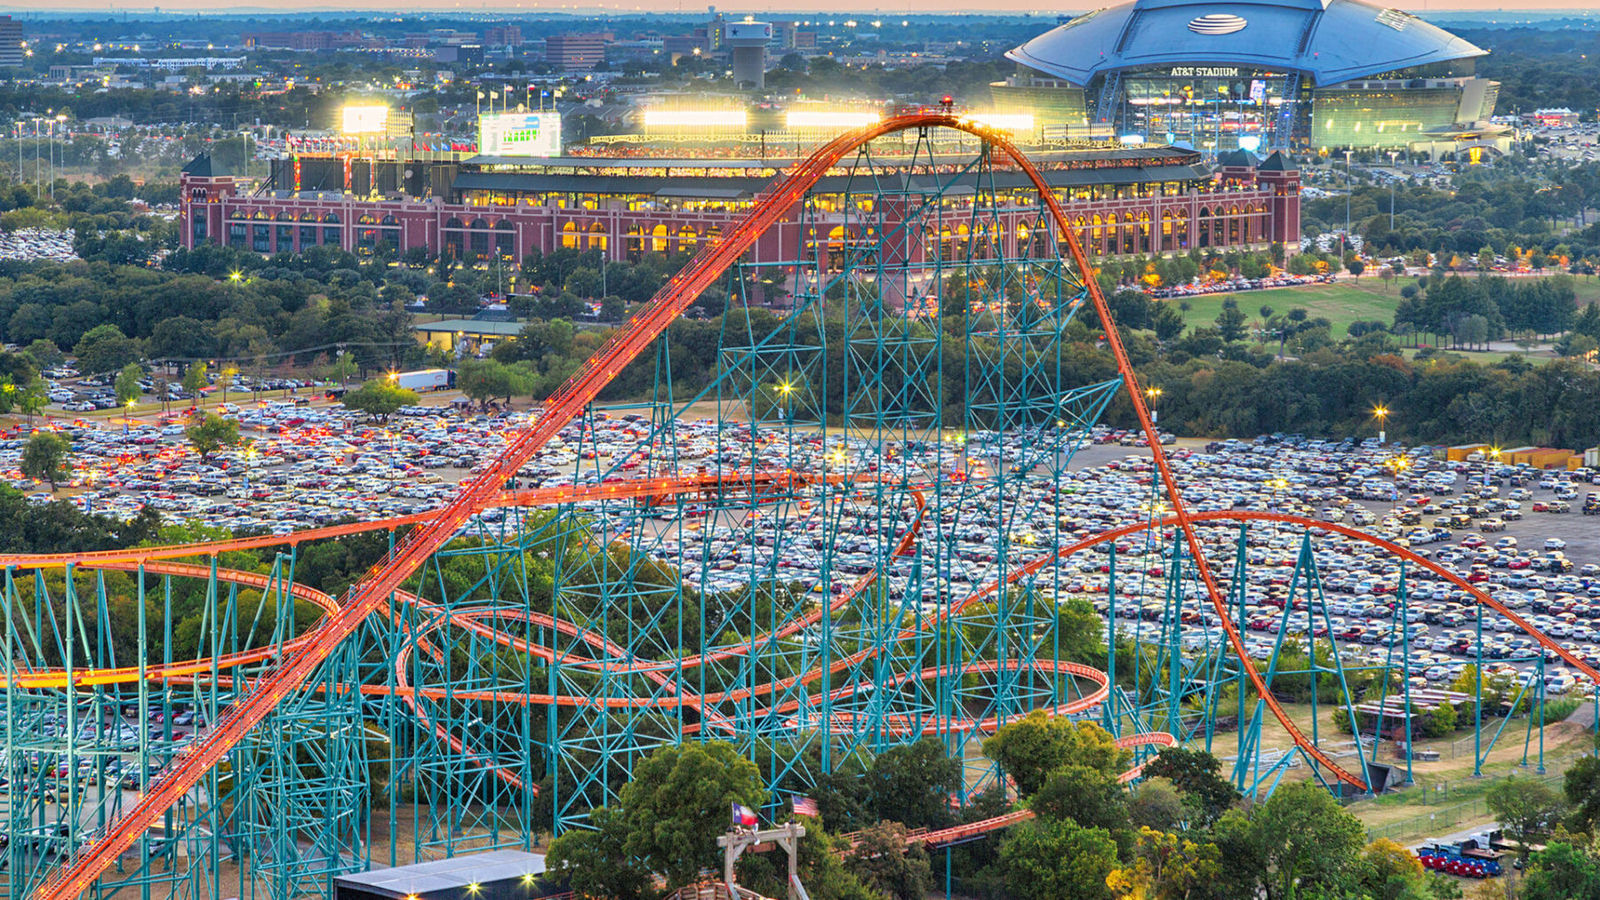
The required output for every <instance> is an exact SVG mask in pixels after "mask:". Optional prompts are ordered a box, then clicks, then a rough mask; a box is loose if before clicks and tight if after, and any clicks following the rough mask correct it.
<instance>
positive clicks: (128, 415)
mask: <svg viewBox="0 0 1600 900" xmlns="http://www.w3.org/2000/svg"><path fill="white" fill-rule="evenodd" d="M133 404H134V401H133V400H129V401H128V402H127V404H126V405H125V406H124V407H123V410H122V433H123V434H127V433H128V430H129V429H130V428H131V427H132V425H133Z"/></svg>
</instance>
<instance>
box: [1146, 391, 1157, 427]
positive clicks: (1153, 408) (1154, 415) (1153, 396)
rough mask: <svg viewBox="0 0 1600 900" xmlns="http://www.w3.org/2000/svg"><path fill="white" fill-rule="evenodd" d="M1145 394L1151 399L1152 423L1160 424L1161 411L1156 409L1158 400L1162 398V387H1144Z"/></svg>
mask: <svg viewBox="0 0 1600 900" xmlns="http://www.w3.org/2000/svg"><path fill="white" fill-rule="evenodd" d="M1144 395H1145V397H1146V398H1147V399H1148V400H1149V401H1150V424H1151V425H1160V424H1161V419H1160V411H1159V410H1157V409H1156V401H1157V400H1160V399H1161V388H1158V387H1147V388H1145V389H1144Z"/></svg>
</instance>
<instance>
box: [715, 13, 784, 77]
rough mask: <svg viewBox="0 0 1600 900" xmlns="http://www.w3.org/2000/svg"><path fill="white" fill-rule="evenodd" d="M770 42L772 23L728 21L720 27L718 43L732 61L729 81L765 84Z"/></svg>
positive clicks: (747, 20)
mask: <svg viewBox="0 0 1600 900" xmlns="http://www.w3.org/2000/svg"><path fill="white" fill-rule="evenodd" d="M771 41H772V23H771V22H754V21H751V20H749V19H746V20H744V21H743V22H729V23H728V24H727V25H726V26H724V28H723V32H722V46H723V47H725V48H727V50H728V55H729V57H730V58H732V60H733V83H734V84H737V85H740V86H743V85H745V84H751V85H754V86H755V87H758V88H762V87H766V86H767V44H768V43H770V42H771Z"/></svg>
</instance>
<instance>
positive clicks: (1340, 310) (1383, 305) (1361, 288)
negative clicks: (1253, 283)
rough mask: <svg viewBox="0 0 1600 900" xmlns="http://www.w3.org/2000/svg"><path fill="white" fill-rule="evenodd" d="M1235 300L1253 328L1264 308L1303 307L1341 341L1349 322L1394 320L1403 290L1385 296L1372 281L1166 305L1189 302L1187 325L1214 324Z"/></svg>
mask: <svg viewBox="0 0 1600 900" xmlns="http://www.w3.org/2000/svg"><path fill="white" fill-rule="evenodd" d="M1230 297H1231V298H1233V299H1234V300H1237V301H1238V303H1239V308H1240V309H1241V310H1244V313H1245V315H1246V316H1249V317H1250V327H1252V328H1255V327H1259V326H1260V324H1261V312H1260V310H1261V307H1262V306H1270V307H1272V309H1273V311H1274V314H1275V315H1282V314H1284V313H1287V312H1288V311H1289V310H1291V309H1294V308H1295V307H1302V308H1304V309H1305V311H1306V312H1307V313H1308V314H1309V315H1310V316H1311V318H1313V319H1315V318H1324V319H1327V320H1328V321H1329V322H1332V323H1333V336H1334V337H1335V338H1342V337H1344V336H1345V333H1346V332H1347V331H1348V329H1349V328H1350V323H1351V322H1354V321H1356V320H1358V319H1361V320H1371V319H1377V320H1380V321H1382V322H1383V323H1385V324H1388V323H1390V322H1392V321H1394V308H1395V305H1396V304H1398V303H1399V302H1400V289H1399V286H1398V285H1396V286H1395V287H1394V288H1393V290H1391V291H1389V292H1387V293H1385V292H1384V289H1383V282H1381V281H1379V280H1378V279H1376V278H1374V279H1372V284H1371V285H1370V287H1369V286H1368V285H1366V284H1361V285H1351V284H1311V285H1305V286H1304V287H1286V288H1272V289H1270V290H1265V291H1245V292H1243V293H1239V294H1208V295H1205V296H1201V297H1186V298H1173V299H1171V300H1163V301H1161V302H1163V303H1182V302H1185V301H1187V302H1188V304H1189V309H1188V310H1186V311H1185V312H1184V313H1183V321H1184V324H1185V325H1189V326H1194V325H1212V324H1214V323H1215V321H1216V318H1217V314H1218V313H1220V312H1222V302H1223V301H1224V300H1227V299H1228V298H1230Z"/></svg>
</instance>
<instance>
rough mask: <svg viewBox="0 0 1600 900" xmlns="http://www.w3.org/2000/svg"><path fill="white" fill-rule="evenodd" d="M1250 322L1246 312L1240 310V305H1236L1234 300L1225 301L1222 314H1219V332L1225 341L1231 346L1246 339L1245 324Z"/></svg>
mask: <svg viewBox="0 0 1600 900" xmlns="http://www.w3.org/2000/svg"><path fill="white" fill-rule="evenodd" d="M1248 321H1249V320H1248V319H1247V318H1246V316H1245V314H1244V310H1242V309H1240V308H1239V304H1237V303H1234V302H1233V301H1232V300H1225V301H1223V304H1222V312H1220V313H1217V331H1218V332H1220V333H1221V334H1222V339H1223V340H1224V341H1226V342H1227V343H1230V344H1231V343H1233V342H1234V341H1238V340H1243V339H1244V335H1245V323H1246V322H1248Z"/></svg>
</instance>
